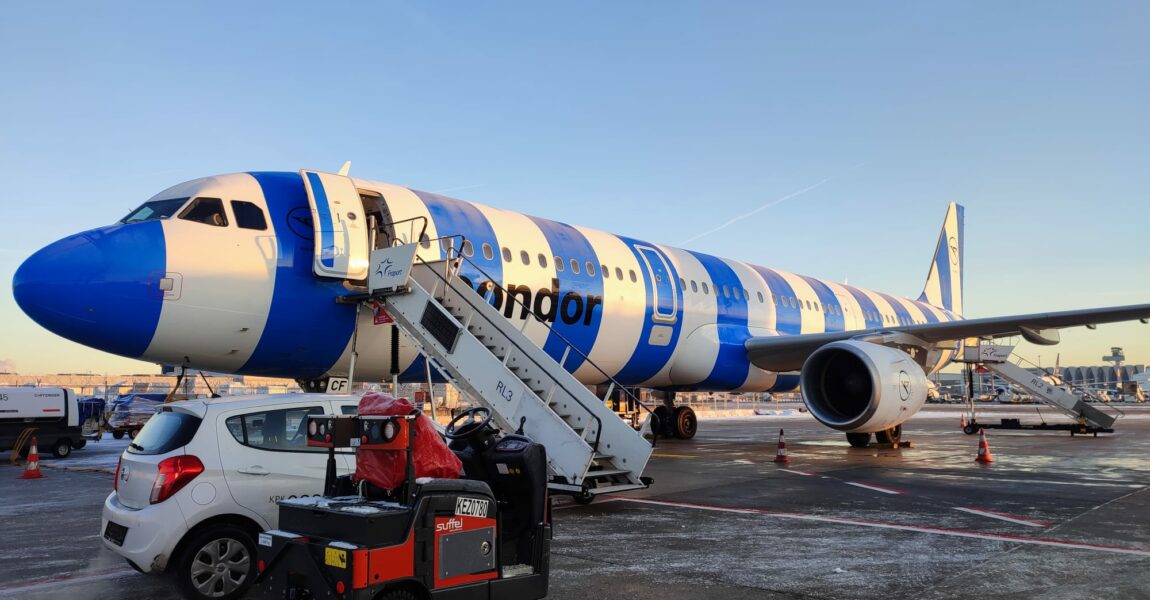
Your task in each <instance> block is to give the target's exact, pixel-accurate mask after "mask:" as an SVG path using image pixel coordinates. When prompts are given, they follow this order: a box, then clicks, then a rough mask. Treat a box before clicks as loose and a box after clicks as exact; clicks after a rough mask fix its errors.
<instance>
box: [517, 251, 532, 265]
mask: <svg viewBox="0 0 1150 600" xmlns="http://www.w3.org/2000/svg"><path fill="white" fill-rule="evenodd" d="M519 260H520V261H522V262H523V264H525V265H527V266H531V255H530V254H528V253H527V251H526V250H520V251H519Z"/></svg>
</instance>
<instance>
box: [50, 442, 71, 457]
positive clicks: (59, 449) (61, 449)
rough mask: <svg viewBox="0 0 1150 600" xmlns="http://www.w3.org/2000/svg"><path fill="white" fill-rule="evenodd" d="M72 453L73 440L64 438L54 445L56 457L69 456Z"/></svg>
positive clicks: (53, 454) (53, 450) (53, 452)
mask: <svg viewBox="0 0 1150 600" xmlns="http://www.w3.org/2000/svg"><path fill="white" fill-rule="evenodd" d="M71 453H72V440H70V439H68V438H63V439H59V440H56V444H55V445H54V446H52V456H55V457H56V458H68V455H69V454H71Z"/></svg>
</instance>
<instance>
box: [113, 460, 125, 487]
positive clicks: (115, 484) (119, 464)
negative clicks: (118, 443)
mask: <svg viewBox="0 0 1150 600" xmlns="http://www.w3.org/2000/svg"><path fill="white" fill-rule="evenodd" d="M122 466H124V457H122V456H121V457H120V458H118V459H117V460H116V476H115V477H113V478H112V491H113V492H118V491H120V467H122Z"/></svg>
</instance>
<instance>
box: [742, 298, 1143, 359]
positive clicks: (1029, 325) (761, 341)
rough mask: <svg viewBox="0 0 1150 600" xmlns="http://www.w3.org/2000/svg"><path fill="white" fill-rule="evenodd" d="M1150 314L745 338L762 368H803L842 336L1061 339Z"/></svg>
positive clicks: (1065, 315) (1119, 311)
mask: <svg viewBox="0 0 1150 600" xmlns="http://www.w3.org/2000/svg"><path fill="white" fill-rule="evenodd" d="M1134 320H1141V321H1142V322H1147V320H1150V304H1134V305H1130V306H1114V307H1110V308H1092V309H1086V310H1067V311H1062V312H1052V313H1037V314H1032V315H1015V316H1009V317H990V318H986V319H968V320H965V321H949V322H946V323H923V324H921V325H906V326H902V327H882V328H878V329H866V330H861V331H858V330H856V331H836V332H833V333H812V334H808V335H782V336H759V337H753V338H751V339H749V340H747V341H746V342H745V346H746V348H747V355H748V357H749V358H750V359H751V362H752V363H753V364H754V365H755V366H756V367H759V368H760V369H766V370H768V371H776V372H781V371H797V370H799V369H800V368H802V366H803V363H804V362H805V361H806V360H807V357H808V356H810V355H811V353H812V352H814V351H815V350H818V349H819V348H820V347H822V346H823V345H825V344H829V343H831V342H837V341H839V340H849V339H865V338H868V337H872V336H875V335H878V334H882V333H886V332H894V331H898V332H903V333H907V334H910V335H913V336H915V337H917V338H919V339H921V340H923V341H926V342H931V343H937V342H946V341H957V340H961V339H965V338H971V337H978V338H1000V337H1011V336H1016V335H1021V336H1023V337H1024V338H1026V340H1028V341H1030V342H1034V343H1036V344H1045V345H1051V344H1057V343H1058V333H1057V331H1054V330H1057V329H1061V328H1063V327H1076V326H1081V325H1097V324H1099V323H1117V322H1120V321H1134Z"/></svg>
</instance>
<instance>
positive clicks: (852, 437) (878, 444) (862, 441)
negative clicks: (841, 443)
mask: <svg viewBox="0 0 1150 600" xmlns="http://www.w3.org/2000/svg"><path fill="white" fill-rule="evenodd" d="M870 437H871V434H870V433H869V432H865V431H864V432H858V433H847V443H849V444H850V445H851V448H870V447H871V441H870ZM874 439H875V443H874V447H875V448H883V449H898V448H910V447H911V444H910V442H904V441H903V440H902V425H895V426H894V427H891V428H890V429H884V430H882V431H876V432H875V433H874Z"/></svg>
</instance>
